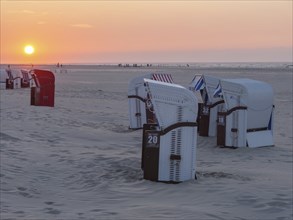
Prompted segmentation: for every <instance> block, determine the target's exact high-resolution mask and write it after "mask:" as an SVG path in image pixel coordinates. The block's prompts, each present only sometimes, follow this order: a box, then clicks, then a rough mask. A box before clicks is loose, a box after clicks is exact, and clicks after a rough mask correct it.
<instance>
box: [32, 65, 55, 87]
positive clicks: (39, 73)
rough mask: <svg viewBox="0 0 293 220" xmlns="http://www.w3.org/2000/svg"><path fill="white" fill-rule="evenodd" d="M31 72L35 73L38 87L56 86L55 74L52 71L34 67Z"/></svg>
mask: <svg viewBox="0 0 293 220" xmlns="http://www.w3.org/2000/svg"><path fill="white" fill-rule="evenodd" d="M31 73H32V74H33V78H34V81H35V85H36V87H43V86H54V84H55V76H54V74H53V73H52V72H51V71H48V70H39V69H34V70H32V72H31Z"/></svg>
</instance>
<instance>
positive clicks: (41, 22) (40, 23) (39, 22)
mask: <svg viewBox="0 0 293 220" xmlns="http://www.w3.org/2000/svg"><path fill="white" fill-rule="evenodd" d="M37 24H39V25H42V24H47V22H46V21H38V23H37Z"/></svg>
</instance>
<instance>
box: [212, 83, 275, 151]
mask: <svg viewBox="0 0 293 220" xmlns="http://www.w3.org/2000/svg"><path fill="white" fill-rule="evenodd" d="M219 85H220V89H221V93H222V96H223V99H224V110H223V111H222V112H218V125H217V145H218V146H225V147H251V148H255V147H262V146H273V145H274V140H273V119H274V104H273V89H272V87H271V85H269V84H267V83H265V82H261V81H257V80H252V79H222V80H220V83H219Z"/></svg>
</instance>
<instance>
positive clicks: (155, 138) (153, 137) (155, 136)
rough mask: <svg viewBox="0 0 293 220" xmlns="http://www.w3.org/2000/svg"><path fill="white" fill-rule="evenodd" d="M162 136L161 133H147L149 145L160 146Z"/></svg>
mask: <svg viewBox="0 0 293 220" xmlns="http://www.w3.org/2000/svg"><path fill="white" fill-rule="evenodd" d="M159 142H160V136H159V133H154V132H150V133H147V147H159Z"/></svg>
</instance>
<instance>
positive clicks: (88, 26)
mask: <svg viewBox="0 0 293 220" xmlns="http://www.w3.org/2000/svg"><path fill="white" fill-rule="evenodd" d="M71 27H78V28H92V27H93V26H92V25H90V24H72V25H71Z"/></svg>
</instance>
